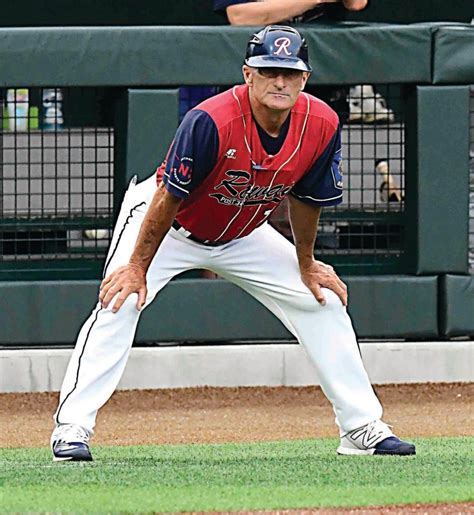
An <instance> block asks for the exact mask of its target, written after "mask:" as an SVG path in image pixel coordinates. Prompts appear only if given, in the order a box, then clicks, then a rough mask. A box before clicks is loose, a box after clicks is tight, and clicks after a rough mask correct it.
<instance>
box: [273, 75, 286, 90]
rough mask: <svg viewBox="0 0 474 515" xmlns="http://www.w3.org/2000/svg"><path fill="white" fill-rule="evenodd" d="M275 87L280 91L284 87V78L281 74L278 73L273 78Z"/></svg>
mask: <svg viewBox="0 0 474 515" xmlns="http://www.w3.org/2000/svg"><path fill="white" fill-rule="evenodd" d="M275 86H276V87H277V88H279V89H282V88H284V87H285V86H286V76H285V75H284V74H283V73H279V74H278V75H277V76H276V77H275Z"/></svg>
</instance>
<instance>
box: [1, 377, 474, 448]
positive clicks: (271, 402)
mask: <svg viewBox="0 0 474 515" xmlns="http://www.w3.org/2000/svg"><path fill="white" fill-rule="evenodd" d="M376 392H377V395H378V396H379V398H380V400H381V401H382V403H383V405H384V407H385V413H384V419H385V421H386V422H388V423H389V424H393V426H394V428H395V430H396V432H397V434H400V435H403V436H407V437H411V436H472V435H474V409H473V407H474V384H420V385H398V386H379V387H376ZM57 399H58V395H57V394H53V393H36V394H0V447H41V446H46V445H48V441H49V436H50V433H51V430H52V427H53V421H52V415H53V412H54V410H55V408H56V406H57ZM25 427H27V428H28V431H25ZM323 436H337V431H336V427H335V425H334V415H333V412H332V409H331V407H330V405H329V403H328V401H327V400H326V398H325V397H324V395H323V394H322V392H321V389H320V388H318V387H305V388H284V387H279V388H185V389H173V390H134V391H121V392H116V393H115V394H114V395H113V397H112V399H111V400H110V401H109V402H108V403H107V405H106V406H105V407H104V408H103V409H102V410H101V412H100V414H99V417H98V421H97V427H96V436H95V437H94V444H95V445H101V444H102V445H137V444H160V443H171V444H176V443H212V442H242V441H246V442H249V441H262V440H292V439H301V438H314V437H323Z"/></svg>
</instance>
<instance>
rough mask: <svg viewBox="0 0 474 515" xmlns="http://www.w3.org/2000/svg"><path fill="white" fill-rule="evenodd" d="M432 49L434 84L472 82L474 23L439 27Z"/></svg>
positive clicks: (473, 71) (473, 78)
mask: <svg viewBox="0 0 474 515" xmlns="http://www.w3.org/2000/svg"><path fill="white" fill-rule="evenodd" d="M472 13H473V17H474V6H472ZM433 49H434V53H433V58H434V60H433V82H434V84H474V25H467V26H458V27H439V28H438V29H436V31H435V33H434V39H433Z"/></svg>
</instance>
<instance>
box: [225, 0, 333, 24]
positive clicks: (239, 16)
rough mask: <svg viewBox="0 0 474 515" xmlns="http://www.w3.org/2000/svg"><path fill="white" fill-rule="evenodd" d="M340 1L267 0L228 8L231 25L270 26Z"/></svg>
mask: <svg viewBox="0 0 474 515" xmlns="http://www.w3.org/2000/svg"><path fill="white" fill-rule="evenodd" d="M339 1H340V0H329V1H326V2H323V1H321V0H265V1H263V2H247V3H244V4H235V5H230V6H229V7H227V10H226V13H227V18H228V19H229V22H230V24H231V25H269V24H272V23H279V22H283V21H285V20H289V19H291V18H294V17H295V16H300V15H301V14H303V13H304V12H306V11H308V10H310V9H312V8H313V7H315V6H317V5H319V4H322V3H337V2H339Z"/></svg>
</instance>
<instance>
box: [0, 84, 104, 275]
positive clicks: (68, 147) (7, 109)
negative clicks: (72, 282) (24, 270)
mask: <svg viewBox="0 0 474 515" xmlns="http://www.w3.org/2000/svg"><path fill="white" fill-rule="evenodd" d="M100 95H103V92H99V90H97V89H92V88H87V89H86V88H71V89H66V88H61V89H59V88H42V89H39V88H36V89H33V90H28V89H24V88H11V89H8V90H7V91H5V90H4V108H3V110H2V112H1V124H0V128H1V145H2V148H1V153H2V159H1V168H0V184H1V190H0V216H1V221H0V254H1V256H2V261H3V263H2V271H3V273H5V272H6V273H8V274H11V273H12V272H11V271H12V270H15V269H17V270H18V269H21V264H20V263H19V262H23V264H25V262H30V263H31V265H32V266H33V267H34V262H36V263H38V262H39V261H49V260H53V261H54V262H55V263H59V262H60V261H61V262H64V261H66V262H67V261H69V262H70V261H71V260H78V259H80V260H84V259H87V260H90V259H93V260H101V259H102V258H103V257H104V255H105V252H106V248H107V245H108V240H109V235H110V228H111V223H112V216H111V215H112V208H113V197H112V182H113V164H114V160H113V152H114V132H113V129H112V128H111V127H104V126H99V122H98V119H99V116H100V109H99V110H98V106H99V104H100V102H99V97H100ZM19 265H20V266H19Z"/></svg>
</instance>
